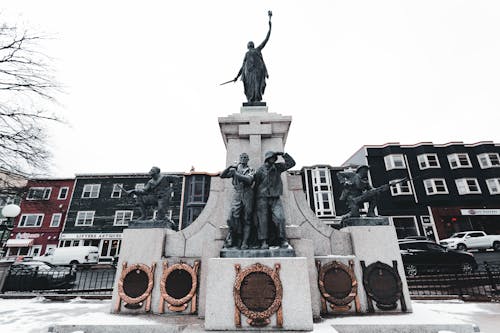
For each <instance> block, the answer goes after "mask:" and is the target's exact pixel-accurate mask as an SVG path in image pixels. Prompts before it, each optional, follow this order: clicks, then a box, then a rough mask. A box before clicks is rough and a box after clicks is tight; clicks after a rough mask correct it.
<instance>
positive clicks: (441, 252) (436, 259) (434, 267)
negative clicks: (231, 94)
mask: <svg viewBox="0 0 500 333" xmlns="http://www.w3.org/2000/svg"><path fill="white" fill-rule="evenodd" d="M399 249H400V252H401V258H402V260H403V265H404V268H405V272H406V275H408V276H415V275H419V274H422V273H472V272H473V271H475V270H476V269H477V262H476V260H475V259H474V256H473V255H472V254H471V253H468V252H463V251H455V250H449V249H447V248H446V247H444V246H441V245H439V244H436V243H434V242H432V241H425V240H407V241H400V242H399Z"/></svg>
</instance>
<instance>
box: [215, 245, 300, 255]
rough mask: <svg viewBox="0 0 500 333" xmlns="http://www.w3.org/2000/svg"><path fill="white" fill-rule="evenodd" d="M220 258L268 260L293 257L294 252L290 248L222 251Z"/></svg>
mask: <svg viewBox="0 0 500 333" xmlns="http://www.w3.org/2000/svg"><path fill="white" fill-rule="evenodd" d="M220 256H221V258H269V257H295V251H294V250H293V248H292V247H291V246H289V247H288V248H286V249H281V248H279V247H270V248H269V249H268V250H261V249H248V250H240V249H222V250H221V251H220Z"/></svg>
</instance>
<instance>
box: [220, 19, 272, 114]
mask: <svg viewBox="0 0 500 333" xmlns="http://www.w3.org/2000/svg"><path fill="white" fill-rule="evenodd" d="M268 15H269V31H268V32H267V35H266V38H265V39H264V41H263V42H262V43H261V44H260V45H259V46H257V47H255V46H254V43H253V42H252V41H250V42H248V44H247V49H248V51H247V53H246V54H245V58H244V59H243V65H242V66H241V68H240V70H239V72H238V74H237V75H236V77H235V78H234V79H233V80H232V81H233V82H236V81H237V80H238V78H239V77H240V76H241V80H242V81H243V86H244V88H245V96H246V97H247V101H248V104H250V105H251V104H254V103H255V102H260V101H262V96H263V95H264V91H265V90H266V79H267V78H268V77H269V75H268V73H267V68H266V64H265V63H264V58H263V57H262V49H263V48H264V47H265V46H266V44H267V42H268V41H269V36H271V16H272V12H271V11H268ZM229 82H231V81H229Z"/></svg>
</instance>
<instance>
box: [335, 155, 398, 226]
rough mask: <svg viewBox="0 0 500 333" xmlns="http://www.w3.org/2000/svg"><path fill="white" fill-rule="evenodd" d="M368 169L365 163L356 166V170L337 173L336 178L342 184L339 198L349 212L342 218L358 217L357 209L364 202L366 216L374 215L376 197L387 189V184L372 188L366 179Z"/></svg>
mask: <svg viewBox="0 0 500 333" xmlns="http://www.w3.org/2000/svg"><path fill="white" fill-rule="evenodd" d="M368 169H369V167H368V166H367V165H360V166H358V167H357V168H356V172H352V171H345V170H344V171H341V172H339V173H337V178H338V179H339V181H340V183H341V184H342V185H343V186H344V189H343V190H342V194H341V195H340V200H342V201H345V202H346V204H347V207H348V208H349V212H348V213H347V214H346V215H344V216H343V218H347V217H359V216H360V213H359V209H360V207H361V205H363V204H364V203H365V202H368V213H367V214H366V216H367V217H373V216H376V215H375V207H376V206H377V197H378V195H379V193H381V192H384V191H387V190H388V189H389V184H384V185H382V186H380V187H377V188H373V187H372V186H371V185H370V182H369V180H368Z"/></svg>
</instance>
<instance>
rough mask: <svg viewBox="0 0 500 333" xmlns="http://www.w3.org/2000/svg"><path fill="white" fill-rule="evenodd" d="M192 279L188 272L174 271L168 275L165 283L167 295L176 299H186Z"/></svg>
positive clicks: (182, 270)
mask: <svg viewBox="0 0 500 333" xmlns="http://www.w3.org/2000/svg"><path fill="white" fill-rule="evenodd" d="M192 285H193V278H192V277H191V274H189V272H188V271H186V270H184V269H176V270H174V271H172V273H170V274H169V275H168V277H167V278H166V281H165V287H166V288H165V289H166V291H167V294H169V295H170V296H172V297H173V298H176V299H181V298H183V297H186V296H187V295H188V294H189V292H190V291H191V287H192Z"/></svg>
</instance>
